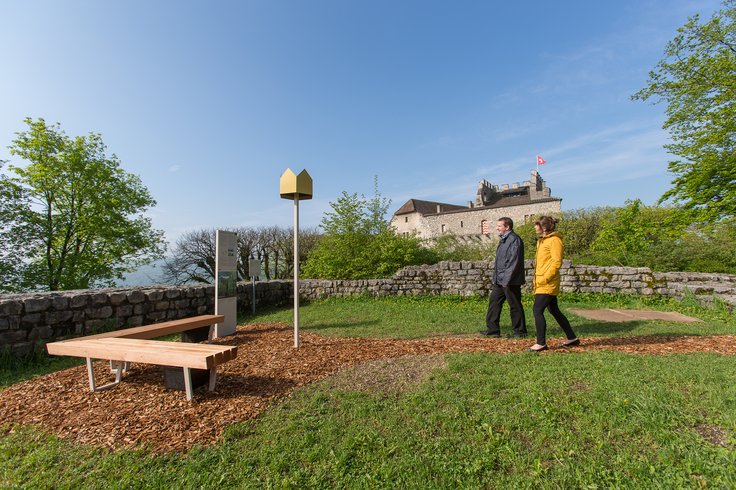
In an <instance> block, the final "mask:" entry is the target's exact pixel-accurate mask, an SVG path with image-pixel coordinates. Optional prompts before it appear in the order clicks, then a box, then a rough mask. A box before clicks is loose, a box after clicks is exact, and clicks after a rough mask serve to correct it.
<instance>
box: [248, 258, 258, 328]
mask: <svg viewBox="0 0 736 490" xmlns="http://www.w3.org/2000/svg"><path fill="white" fill-rule="evenodd" d="M248 275H249V276H250V279H251V284H252V285H253V295H252V296H251V298H250V305H251V311H252V312H253V314H254V315H255V314H256V277H258V276H260V275H261V261H260V260H258V259H250V260H249V261H248Z"/></svg>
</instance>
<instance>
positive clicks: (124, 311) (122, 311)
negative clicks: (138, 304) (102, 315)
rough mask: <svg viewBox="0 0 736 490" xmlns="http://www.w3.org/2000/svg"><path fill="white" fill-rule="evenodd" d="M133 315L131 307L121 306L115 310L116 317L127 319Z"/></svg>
mask: <svg viewBox="0 0 736 490" xmlns="http://www.w3.org/2000/svg"><path fill="white" fill-rule="evenodd" d="M132 314H133V305H122V306H118V307H117V308H115V316H116V317H129V316H131V315H132Z"/></svg>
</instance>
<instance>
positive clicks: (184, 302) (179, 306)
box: [174, 298, 191, 310]
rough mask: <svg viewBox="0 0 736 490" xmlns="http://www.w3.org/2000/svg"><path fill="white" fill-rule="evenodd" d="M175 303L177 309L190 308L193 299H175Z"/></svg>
mask: <svg viewBox="0 0 736 490" xmlns="http://www.w3.org/2000/svg"><path fill="white" fill-rule="evenodd" d="M174 304H175V306H176V308H177V309H180V310H181V309H184V308H189V306H190V305H191V301H190V300H188V299H186V298H185V299H180V300H178V301H175V302H174Z"/></svg>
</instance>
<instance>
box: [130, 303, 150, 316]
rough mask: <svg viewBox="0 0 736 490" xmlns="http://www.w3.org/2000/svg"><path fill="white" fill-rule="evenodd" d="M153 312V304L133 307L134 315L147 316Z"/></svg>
mask: <svg viewBox="0 0 736 490" xmlns="http://www.w3.org/2000/svg"><path fill="white" fill-rule="evenodd" d="M149 311H151V303H143V304H141V305H135V306H133V314H134V315H147V314H148V312H149Z"/></svg>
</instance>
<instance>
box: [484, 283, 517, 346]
mask: <svg viewBox="0 0 736 490" xmlns="http://www.w3.org/2000/svg"><path fill="white" fill-rule="evenodd" d="M506 300H508V302H509V309H510V310H511V311H510V313H511V326H512V327H513V329H514V335H526V319H525V318H524V308H523V307H522V306H521V286H520V285H519V286H512V285H508V286H506V287H504V286H501V285H500V284H494V285H493V289H492V290H491V297H490V298H489V299H488V312H487V313H486V329H487V332H488V335H500V334H501V325H500V324H499V320H500V319H501V307H502V306H503V302H504V301H506Z"/></svg>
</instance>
